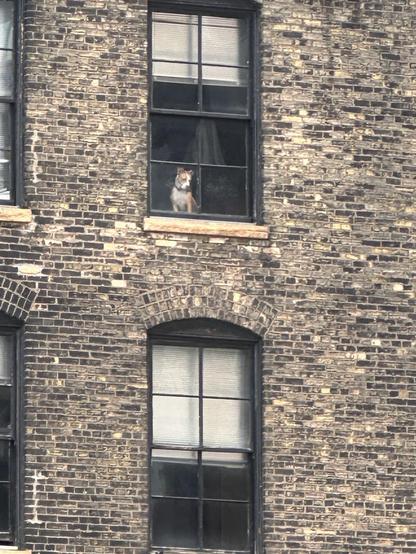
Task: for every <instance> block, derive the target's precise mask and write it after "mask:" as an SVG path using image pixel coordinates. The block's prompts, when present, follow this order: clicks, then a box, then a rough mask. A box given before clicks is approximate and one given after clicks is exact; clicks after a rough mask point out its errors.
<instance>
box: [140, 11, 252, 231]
mask: <svg viewBox="0 0 416 554" xmlns="http://www.w3.org/2000/svg"><path fill="white" fill-rule="evenodd" d="M258 8H259V5H258V3H256V2H254V1H253V0H243V2H241V0H240V1H239V0H225V1H224V2H221V1H220V0H212V1H211V2H209V1H207V0H193V1H190V0H171V1H168V0H167V1H164V0H160V1H157V0H156V1H150V2H149V8H148V60H149V61H148V113H149V118H148V145H147V146H148V214H149V215H150V216H158V217H173V218H175V217H176V218H178V217H179V218H187V219H198V220H202V221H203V220H214V221H231V222H246V223H256V224H261V223H262V212H261V202H262V191H261V187H260V169H259V167H260V163H259V161H260V154H259V152H260V150H259V144H260V134H259V128H260V125H259V122H260V100H259V99H260V79H259V76H260V69H259V60H258V52H259V47H258V46H259V38H258V37H259V31H258V25H259V23H258V20H259V18H258ZM154 12H165V13H178V14H191V15H197V16H203V15H208V16H214V17H215V16H217V17H222V16H223V17H227V16H228V17H233V16H234V17H246V18H247V19H248V21H249V32H250V40H249V55H250V65H249V71H248V75H249V77H248V112H247V115H240V114H230V113H221V112H220V113H214V112H208V111H205V112H204V111H202V110H199V111H194V112H193V111H188V110H176V109H163V108H154V107H153V92H152V91H153V71H152V67H153V55H152V15H153V13H154ZM201 64H202V62H201V58H200V56H199V59H198V64H197V65H198V74H199V77H198V87H201V86H202V84H201V82H200V81H199V80H200V79H201V67H200V66H201ZM157 115H159V116H168V117H169V116H177V117H183V118H195V119H197V120H198V121H201V120H203V119H210V118H211V119H212V120H220V121H226V120H230V121H246V122H247V139H246V142H247V144H246V148H247V149H246V155H247V159H246V165H247V185H246V199H247V214H246V215H244V216H243V215H228V214H211V213H186V212H174V211H173V210H166V211H165V210H155V209H152V180H151V167H152V162H153V160H152V152H151V150H152V117H153V116H157ZM154 161H155V162H160V160H154ZM160 163H164V162H160ZM166 163H169V162H166ZM170 163H172V164H173V165H176V166H178V165H183V166H184V167H187V165H197V166H198V168H199V167H200V166H201V165H204V164H202V163H201V161H200V160H198V162H197V163H196V164H186V163H183V164H182V163H180V162H178V163H177V162H170ZM218 167H221V166H218ZM225 167H227V166H225ZM230 167H232V166H230ZM167 190H168V189H167ZM198 190H199V193H200V192H201V183H198ZM167 194H169V193H167Z"/></svg>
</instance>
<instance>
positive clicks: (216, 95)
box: [202, 66, 248, 114]
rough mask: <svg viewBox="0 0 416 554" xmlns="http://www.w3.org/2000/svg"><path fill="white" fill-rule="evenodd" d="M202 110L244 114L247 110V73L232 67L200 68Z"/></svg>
mask: <svg viewBox="0 0 416 554" xmlns="http://www.w3.org/2000/svg"><path fill="white" fill-rule="evenodd" d="M202 77H203V80H202V99H203V109H204V110H206V111H208V112H222V113H236V114H244V113H247V110H248V97H247V92H248V84H247V79H248V72H247V70H246V69H239V68H234V67H215V66H205V67H203V68H202Z"/></svg>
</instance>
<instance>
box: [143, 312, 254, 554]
mask: <svg viewBox="0 0 416 554" xmlns="http://www.w3.org/2000/svg"><path fill="white" fill-rule="evenodd" d="M261 344H262V343H261V338H260V337H258V336H257V335H254V333H252V332H251V331H247V330H246V329H243V328H240V327H238V326H235V325H233V324H230V323H224V322H221V321H218V320H210V319H189V320H178V321H173V322H170V323H167V324H161V325H159V326H157V327H155V328H153V329H151V330H150V331H149V334H148V353H147V359H148V383H149V389H148V406H149V414H148V456H149V457H148V464H149V472H150V471H151V468H152V450H153V449H155V450H159V449H163V450H181V451H183V452H191V451H192V452H197V453H198V458H197V459H198V461H197V463H198V467H199V468H200V464H201V457H202V453H204V452H227V451H228V452H242V453H243V452H244V453H245V454H247V460H248V464H249V466H251V474H250V491H251V492H250V497H249V514H250V515H249V519H250V524H249V527H250V528H249V530H248V534H249V550H238V551H237V550H221V552H227V553H233V552H244V554H247V553H251V554H260V552H262V540H263V538H262V537H263V515H262V490H263V489H262V439H261V436H262V402H261V398H262V394H261V371H260V369H261V368H260V355H261ZM155 345H173V346H187V347H189V346H191V347H198V348H199V349H200V350H201V349H203V348H235V349H248V350H249V351H250V353H251V360H252V387H253V391H252V397H251V433H252V446H251V448H245V449H244V448H229V449H227V448H224V447H209V448H207V447H204V446H203V445H199V446H195V447H180V446H174V445H163V444H156V443H153V408H152V406H153V404H152V402H153V396H154V394H153V378H152V377H153V367H152V351H153V346H155ZM199 358H200V362H199V370H198V371H199V376H200V377H201V371H202V367H201V352H200V354H199ZM198 399H199V402H201V382H200V390H199V395H198ZM199 409H200V410H201V407H200V408H199ZM200 415H201V414H200ZM201 424H202V422H201V420H200V421H199V428H200V427H201ZM200 479H201V477H200V476H199V477H198V483H199V485H198V486H199V489H200V490H199V495H200V496H199V498H198V503H199V506H201V505H202V502H203V500H204V497H203V496H201V488H200ZM148 498H149V551H151V550H156V551H158V552H159V551H160V552H171V551H176V550H177V549H180V550H184V551H186V550H189V548H186V547H178V546H166V545H164V546H161V545H154V544H153V540H152V498H153V496H152V483H151V477H150V473H149V489H148ZM199 510H201V507H199ZM198 517H199V524H198V539H199V541H201V538H202V527H201V525H202V520H201V513H199V516H198ZM191 550H192V551H197V552H212V551H213V549H212V548H202V547H201V542H200V543H199V547H197V548H195V547H193V548H191Z"/></svg>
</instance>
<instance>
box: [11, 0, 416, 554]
mask: <svg viewBox="0 0 416 554" xmlns="http://www.w3.org/2000/svg"><path fill="white" fill-rule="evenodd" d="M174 3H175V2H174V0H172V4H174ZM22 4H24V6H23V5H22V10H23V13H22V23H23V26H22V45H23V48H22V52H23V59H22V75H23V82H24V89H23V90H24V102H23V106H24V107H23V113H24V120H23V121H22V122H21V123H22V127H23V172H22V173H23V177H22V179H23V181H22V183H23V187H22V188H23V191H24V200H22V201H21V202H19V204H20V206H19V207H14V206H7V205H3V206H0V227H1V231H0V283H1V290H0V309H1V311H2V313H3V314H5V315H7V316H10V318H11V320H12V321H13V322H15V323H16V324H18V322H20V323H21V325H23V327H22V332H23V344H24V355H23V362H22V368H23V369H22V372H23V373H22V375H23V376H24V383H22V389H23V394H22V403H23V404H24V410H22V412H24V430H23V431H22V435H23V438H22V445H21V450H22V452H21V453H20V455H21V457H23V448H24V464H22V465H21V474H20V492H19V493H18V500H19V495H20V501H18V502H17V504H18V507H17V508H16V509H17V511H19V510H21V511H22V512H23V514H22V516H21V517H20V520H19V521H20V523H19V533H17V534H18V535H19V537H20V539H19V541H17V542H19V547H21V548H22V549H23V550H24V549H25V548H26V549H27V550H28V551H29V552H33V554H47V553H49V552H54V553H58V552H59V553H60V552H62V553H65V554H70V553H76V554H93V553H94V554H148V553H149V552H151V551H152V549H151V548H150V547H149V531H148V529H149V517H148V516H149V496H148V495H149V489H148V479H149V459H148V450H149V443H148V422H149V419H148V417H149V396H148V394H149V384H148V369H147V365H148V363H147V357H148V354H147V352H148V350H147V344H148V330H149V329H151V328H153V327H154V326H155V325H158V324H161V323H166V322H171V321H175V320H180V319H187V318H212V319H215V320H221V321H227V322H230V323H233V324H236V325H239V326H241V327H243V328H245V329H247V330H249V331H252V332H253V333H255V334H256V335H257V336H259V337H260V338H261V391H262V403H261V409H260V412H261V413H260V416H261V419H262V441H261V443H262V447H261V453H262V464H261V465H262V467H261V470H262V479H261V483H260V485H261V497H262V522H261V526H262V530H261V534H262V538H261V541H260V542H261V543H262V547H261V552H265V553H267V554H280V553H287V554H295V553H299V554H300V553H305V554H312V553H314V554H317V553H318V552H319V553H320V552H330V553H344V554H346V553H358V552H361V553H365V554H370V553H390V552H391V553H406V552H409V553H410V552H416V538H415V537H416V534H415V533H416V518H415V515H414V501H415V487H414V479H415V462H416V460H415V418H414V416H415V405H416V389H415V378H416V365H415V358H414V357H413V358H412V355H411V349H412V346H414V318H415V304H414V286H413V281H412V277H414V263H415V257H414V250H412V249H413V248H414V235H413V234H412V232H413V230H412V222H413V220H414V213H415V211H414V204H413V202H414V196H413V194H414V178H415V169H416V167H415V161H414V159H415V158H414V152H415V150H416V109H415V105H414V99H415V94H416V84H415V71H416V69H415V57H414V53H415V42H414V29H415V24H416V2H415V0H378V1H375V0H363V1H352V0H263V2H262V4H261V5H260V4H259V5H257V6H256V7H255V8H254V9H255V10H257V15H258V20H259V29H260V40H259V55H258V60H259V70H260V73H261V83H260V85H261V86H260V89H261V90H260V114H261V125H260V133H259V134H260V145H259V164H258V165H259V173H260V174H261V179H260V183H259V188H260V191H261V201H260V204H259V209H258V216H257V221H254V222H253V223H238V224H237V223H229V222H223V221H215V220H214V221H212V220H210V221H209V222H207V221H205V220H204V219H196V220H195V219H192V220H191V219H186V218H183V219H184V220H183V221H179V220H178V219H175V218H163V219H162V218H159V219H155V217H149V212H148V200H147V199H148V90H149V89H148V64H147V58H148V48H147V45H148V40H147V39H148V19H147V5H146V3H145V2H144V1H142V0H121V1H119V2H115V1H111V0H95V1H94V2H88V1H86V0H26V1H25V2H24V3H23V2H22ZM16 167H17V166H16ZM17 169H18V167H17ZM17 169H16V171H17ZM0 323H1V321H0ZM413 355H414V354H413ZM22 491H24V496H23V495H22V494H21V492H22ZM258 526H259V527H260V520H259V521H258ZM15 542H16V541H15ZM159 550H160V548H159V549H155V550H154V551H155V552H156V551H159ZM6 551H7V550H6ZM164 551H165V552H176V553H178V552H180V551H181V550H180V549H178V548H173V549H170V550H169V549H165V550H164ZM0 552H1V550H0ZM188 552H189V550H188ZM216 552H217V551H216ZM218 552H219V551H218ZM259 552H260V550H259Z"/></svg>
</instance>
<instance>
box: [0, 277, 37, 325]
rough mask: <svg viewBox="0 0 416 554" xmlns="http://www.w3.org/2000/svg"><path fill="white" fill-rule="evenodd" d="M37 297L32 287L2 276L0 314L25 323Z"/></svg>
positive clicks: (0, 280)
mask: <svg viewBox="0 0 416 554" xmlns="http://www.w3.org/2000/svg"><path fill="white" fill-rule="evenodd" d="M36 296H37V291H35V290H33V289H31V288H30V287H28V286H26V285H24V284H23V283H19V282H18V281H13V280H12V279H8V278H7V277H4V276H0V312H3V313H5V314H7V315H8V316H10V317H14V318H16V319H20V320H21V321H25V320H26V319H27V317H28V315H29V311H30V308H31V306H32V304H33V302H34V300H35V298H36Z"/></svg>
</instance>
